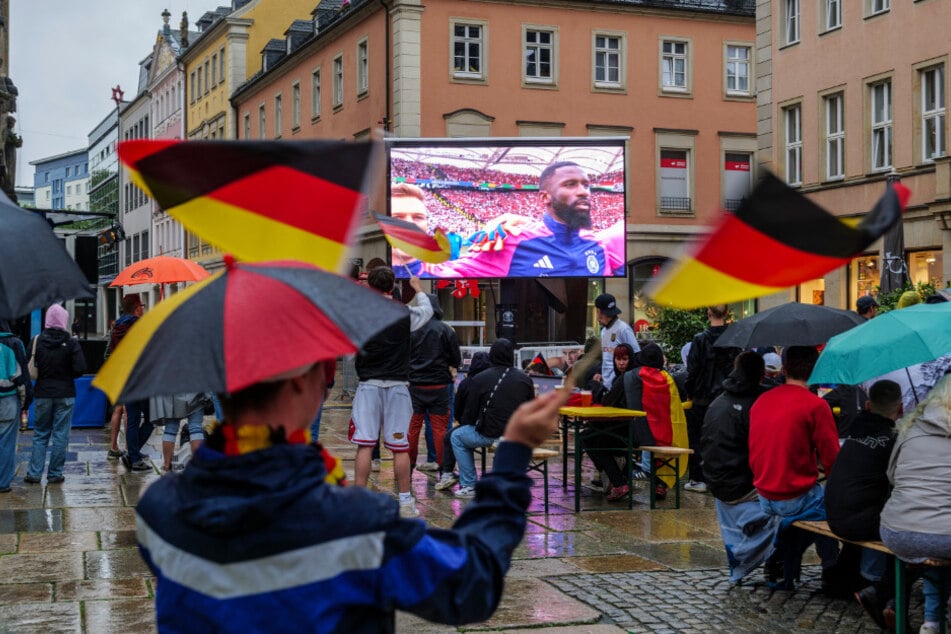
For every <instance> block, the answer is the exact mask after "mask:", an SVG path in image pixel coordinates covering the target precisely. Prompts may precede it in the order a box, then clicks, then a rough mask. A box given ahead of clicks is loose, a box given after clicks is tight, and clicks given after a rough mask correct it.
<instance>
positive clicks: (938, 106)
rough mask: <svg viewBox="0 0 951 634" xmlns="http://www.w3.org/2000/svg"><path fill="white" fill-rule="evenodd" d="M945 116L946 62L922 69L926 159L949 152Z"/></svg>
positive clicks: (924, 150) (924, 157)
mask: <svg viewBox="0 0 951 634" xmlns="http://www.w3.org/2000/svg"><path fill="white" fill-rule="evenodd" d="M945 116H946V115H945V97H944V64H941V65H940V66H933V67H931V68H927V69H925V70H923V71H921V149H922V154H923V156H922V159H923V160H925V161H931V160H933V159H935V158H938V157H939V156H944V155H945V153H946V152H947V145H946V142H945V122H946V121H947V119H946V118H945Z"/></svg>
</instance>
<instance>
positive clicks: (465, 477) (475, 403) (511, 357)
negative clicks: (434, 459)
mask: <svg viewBox="0 0 951 634" xmlns="http://www.w3.org/2000/svg"><path fill="white" fill-rule="evenodd" d="M489 361H490V362H491V363H492V367H490V368H489V369H488V370H484V371H482V372H481V373H480V374H479V376H477V377H475V378H474V379H473V380H472V384H471V386H470V392H469V397H468V398H467V399H466V407H465V411H464V412H463V413H462V417H461V418H460V420H459V422H460V423H461V425H460V426H459V428H458V429H457V430H456V431H454V432H453V434H452V450H453V453H455V455H456V462H458V463H459V485H460V486H459V489H458V490H457V491H456V493H455V495H456V497H460V498H471V497H474V496H475V481H476V470H475V458H474V457H473V455H472V450H473V449H475V448H477V447H488V446H490V445H492V444H493V443H494V442H495V440H496V439H497V438H499V437H500V436H501V435H502V432H503V431H505V424H506V422H507V421H508V419H509V417H510V416H511V415H512V412H514V411H515V410H516V409H517V408H518V406H519V405H521V404H522V403H525V402H526V401H530V400H532V398H534V396H535V386H534V384H533V383H532V380H531V379H530V378H528V375H527V374H525V373H524V372H522V371H521V370H519V369H517V368H515V367H513V366H514V365H515V344H514V343H512V342H511V341H510V340H508V339H498V340H496V342H495V343H493V344H492V347H491V348H490V349H489ZM470 401H471V402H470Z"/></svg>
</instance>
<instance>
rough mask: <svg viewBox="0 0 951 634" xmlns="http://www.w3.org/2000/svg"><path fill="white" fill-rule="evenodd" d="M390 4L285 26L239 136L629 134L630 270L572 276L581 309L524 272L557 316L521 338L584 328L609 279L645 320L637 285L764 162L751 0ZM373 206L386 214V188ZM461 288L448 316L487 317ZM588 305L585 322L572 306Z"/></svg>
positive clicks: (379, 250) (353, 5)
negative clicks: (557, 301)
mask: <svg viewBox="0 0 951 634" xmlns="http://www.w3.org/2000/svg"><path fill="white" fill-rule="evenodd" d="M388 9H389V10H388V11H387V10H384V9H383V8H382V7H381V5H380V3H377V2H370V1H367V0H360V1H354V2H350V3H347V4H346V5H345V6H343V5H341V4H340V3H339V2H332V1H330V2H328V0H324V2H322V3H321V4H320V5H319V6H318V7H317V9H316V10H315V11H314V13H313V20H312V22H313V31H314V33H313V34H311V35H309V36H307V37H306V38H300V39H298V38H297V37H296V36H297V33H299V32H302V30H300V29H296V28H293V27H294V25H293V24H291V25H290V27H291V28H288V29H287V30H286V31H285V39H284V41H283V42H273V43H270V44H269V45H268V46H267V47H266V48H265V49H262V51H261V55H262V68H263V70H262V72H261V73H260V74H258V75H255V76H253V77H252V78H251V79H250V80H249V81H248V82H247V83H245V84H244V85H243V86H241V87H240V88H239V89H238V90H237V91H236V92H235V94H234V96H233V99H232V101H233V103H234V107H235V108H236V111H237V120H238V134H239V137H240V138H252V139H258V138H264V139H274V138H280V139H306V138H336V139H339V138H345V139H361V138H365V137H367V136H368V135H369V134H370V131H371V130H373V129H375V128H378V127H383V126H385V127H386V128H387V129H388V132H389V133H390V134H391V135H393V136H397V137H519V136H523V137H524V136H544V137H590V136H624V137H628V138H629V142H628V182H627V183H626V191H627V192H629V193H628V200H627V205H628V208H627V227H626V242H627V259H628V270H629V275H628V277H627V279H623V280H622V279H608V280H606V281H604V280H601V279H591V280H590V281H589V282H586V281H584V280H581V281H580V282H578V283H576V282H577V281H575V280H568V281H566V283H565V287H564V288H563V290H555V291H554V293H555V294H562V295H563V297H565V298H567V299H568V302H566V303H567V304H568V305H569V306H571V307H572V308H570V309H569V310H568V312H567V313H565V314H561V313H560V311H558V310H556V309H555V308H554V307H553V306H554V302H550V301H549V300H548V295H549V294H551V293H552V290H551V289H547V290H544V289H542V288H541V284H539V283H537V282H536V281H535V280H527V281H518V282H517V284H518V290H517V291H516V293H515V295H517V296H520V297H529V296H531V297H534V298H537V300H538V301H537V302H536V304H537V306H536V307H535V308H532V307H529V306H528V305H525V306H523V307H522V309H521V310H520V313H521V315H522V316H523V317H524V318H525V319H526V320H527V318H528V317H527V316H528V315H529V314H536V313H537V312H538V310H540V311H542V312H543V313H547V319H543V320H540V321H539V323H538V324H537V325H533V324H530V323H528V321H525V322H524V323H521V324H520V330H521V332H522V335H520V338H521V339H522V340H526V339H565V338H571V339H575V340H578V339H581V338H583V336H584V324H587V326H588V327H589V328H591V327H592V325H593V324H592V322H593V318H592V317H591V315H592V313H593V310H592V309H591V300H592V299H593V297H594V296H596V295H597V294H598V293H599V292H601V291H602V290H607V291H609V292H612V293H614V294H615V295H616V296H617V297H618V299H619V301H621V305H622V306H624V307H625V312H624V314H625V315H626V316H627V319H629V320H630V321H635V320H638V319H650V318H651V316H652V315H651V311H652V310H654V307H652V306H651V305H650V304H649V303H648V302H647V301H646V299H645V298H644V297H643V296H642V295H641V288H642V287H643V285H644V283H645V282H646V281H647V280H648V279H649V278H650V277H651V276H652V275H653V274H655V272H656V270H657V268H658V266H659V265H660V264H661V263H663V262H664V261H666V260H667V259H668V258H669V257H672V256H673V255H675V254H676V253H677V252H678V251H679V250H680V249H681V248H682V247H683V245H684V243H685V242H686V241H689V240H691V239H693V238H695V237H696V236H698V235H699V234H700V233H702V232H703V231H705V230H706V228H707V227H708V226H709V225H710V224H712V223H713V222H715V221H716V220H717V218H718V216H719V214H720V213H721V210H722V208H723V207H724V206H726V207H729V206H731V205H735V204H736V201H737V200H738V198H740V197H741V196H742V195H743V193H745V192H746V191H747V190H748V188H749V185H750V183H751V181H752V178H753V176H754V172H755V164H754V161H753V160H752V159H753V156H754V154H755V152H756V121H755V108H756V104H755V95H754V92H753V86H752V71H753V63H754V48H755V41H756V34H755V29H754V8H753V4H752V2H736V1H731V2H727V1H723V2H717V1H710V2H706V1H705V2H696V1H694V0H684V1H683V2H678V1H673V2H643V1H637V2H634V1H631V2H576V1H563V2H551V1H548V2H542V1H534V0H520V1H515V0H511V1H507V2H499V1H491V2H490V1H480V0H444V1H442V2H436V3H425V4H424V3H423V2H422V1H421V0H394V1H393V2H390V3H389V4H388ZM282 49H283V51H282ZM673 172H676V174H675V173H673ZM731 172H742V174H741V176H740V178H739V179H737V178H736V176H737V174H734V173H731ZM738 182H739V183H740V186H739V187H737V183H738ZM370 207H371V209H373V210H378V211H381V212H384V211H385V209H386V201H385V187H382V186H381V187H380V188H379V189H378V190H377V191H375V192H374V193H373V196H372V198H371V201H370ZM385 254H386V245H385V242H384V241H383V240H382V237H381V236H380V234H379V231H378V230H377V229H376V227H375V225H372V224H368V225H367V226H365V227H363V229H362V231H361V244H360V255H361V256H362V258H363V260H364V261H367V260H369V259H370V258H372V257H377V256H379V257H385ZM546 293H547V294H546ZM485 295H487V296H488V297H489V298H490V299H489V300H488V301H489V302H490V303H491V301H492V300H491V294H485ZM461 301H462V300H460V302H461ZM460 302H455V305H454V306H452V307H450V308H449V311H447V314H448V315H449V317H447V318H455V319H472V318H474V319H483V320H485V321H486V322H488V327H489V330H490V331H491V327H492V321H493V317H494V311H493V309H492V307H491V306H487V305H485V304H484V303H482V304H479V305H478V306H476V307H475V308H472V307H470V303H469V302H468V301H465V302H462V303H464V304H465V305H466V307H465V308H464V307H462V306H459V303H460ZM456 309H459V310H456ZM579 310H580V312H581V320H580V323H581V327H580V328H579V319H578V318H577V315H572V314H570V313H572V312H573V311H575V312H577V311H579ZM460 311H461V312H460ZM542 322H543V323H542Z"/></svg>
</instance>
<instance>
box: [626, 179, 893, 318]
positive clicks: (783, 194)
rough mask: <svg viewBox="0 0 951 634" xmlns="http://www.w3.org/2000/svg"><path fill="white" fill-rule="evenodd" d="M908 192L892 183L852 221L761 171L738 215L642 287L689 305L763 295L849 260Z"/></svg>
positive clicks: (671, 302) (879, 231)
mask: <svg viewBox="0 0 951 634" xmlns="http://www.w3.org/2000/svg"><path fill="white" fill-rule="evenodd" d="M910 196H911V192H910V190H909V189H908V188H907V187H904V186H903V185H901V184H900V183H891V184H889V185H888V189H887V190H886V191H885V194H884V195H883V196H882V197H881V199H879V201H878V202H877V203H876V204H875V207H874V208H873V209H872V210H871V211H870V212H868V213H867V214H866V215H865V216H864V218H862V221H861V222H859V223H858V224H857V225H855V226H852V225H850V224H847V223H846V222H844V221H843V220H842V219H840V218H838V217H836V216H834V215H832V214H830V213H829V212H828V211H826V210H825V209H823V208H822V207H819V206H818V205H816V204H815V203H813V202H812V201H810V200H809V199H808V198H806V197H805V196H803V195H802V194H800V193H799V192H797V191H795V190H793V189H792V188H790V187H788V186H787V185H786V184H785V183H783V182H781V181H780V180H779V179H778V178H776V177H775V176H773V175H772V174H769V173H767V174H766V175H765V176H764V178H763V179H762V180H761V181H760V182H759V184H758V185H757V186H756V188H755V189H754V190H753V192H752V194H751V195H750V196H749V197H748V198H746V199H744V201H743V203H742V204H741V205H740V208H739V209H738V210H737V212H736V214H730V215H727V216H726V217H725V218H724V220H723V222H722V223H721V224H720V226H719V227H718V228H717V229H716V230H715V231H714V232H713V233H712V234H710V235H709V236H708V237H707V238H706V240H705V241H704V242H703V243H702V244H701V245H700V247H699V248H698V249H697V250H696V251H694V252H693V253H692V254H688V255H686V256H684V257H683V258H681V259H680V260H678V261H677V262H674V263H673V264H672V265H671V266H669V267H667V268H665V270H664V271H662V272H661V274H660V276H659V277H658V278H657V280H656V281H654V282H652V283H651V284H650V285H649V286H648V287H647V288H645V293H646V294H647V295H649V296H650V297H652V298H653V299H654V301H656V302H657V303H658V304H661V305H664V306H672V307H674V308H682V309H691V308H700V307H702V306H712V305H714V304H728V303H731V302H737V301H742V300H745V299H751V298H754V297H762V296H763V295H769V294H771V293H775V292H776V291H779V290H782V289H784V288H787V287H789V286H794V285H796V284H800V283H802V282H804V281H806V280H811V279H814V278H817V277H821V276H823V275H825V274H826V273H828V272H829V271H832V270H833V269H836V268H838V267H839V266H842V265H843V264H847V263H848V262H849V261H850V260H851V259H852V257H853V256H855V255H857V254H859V253H861V252H862V251H864V250H865V249H867V248H868V247H869V245H871V244H872V243H873V242H875V241H876V240H877V239H878V238H880V237H881V236H882V235H883V234H884V233H885V232H886V231H887V230H888V229H889V227H892V226H893V225H894V224H895V223H897V222H899V221H900V220H901V214H902V211H903V210H904V208H905V204H906V203H907V202H908V199H909V197H910Z"/></svg>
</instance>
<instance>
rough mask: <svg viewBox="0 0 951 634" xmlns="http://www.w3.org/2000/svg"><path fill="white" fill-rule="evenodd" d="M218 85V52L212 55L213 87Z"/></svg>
mask: <svg viewBox="0 0 951 634" xmlns="http://www.w3.org/2000/svg"><path fill="white" fill-rule="evenodd" d="M217 85H218V54H217V53H215V54H214V55H212V56H211V87H212V88H214V87H215V86H217Z"/></svg>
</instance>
